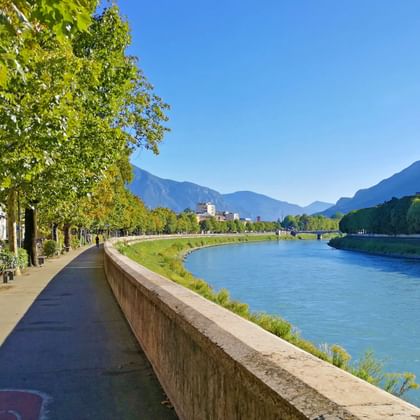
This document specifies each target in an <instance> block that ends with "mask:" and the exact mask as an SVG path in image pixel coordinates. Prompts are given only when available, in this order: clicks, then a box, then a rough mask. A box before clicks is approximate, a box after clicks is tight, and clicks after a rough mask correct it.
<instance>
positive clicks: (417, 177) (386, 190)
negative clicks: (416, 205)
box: [321, 161, 420, 216]
mask: <svg viewBox="0 0 420 420" xmlns="http://www.w3.org/2000/svg"><path fill="white" fill-rule="evenodd" d="M419 191H420V161H417V162H414V163H413V164H412V165H410V166H409V167H408V168H405V169H403V170H402V171H400V172H398V173H396V174H394V175H392V176H391V177H389V178H386V179H384V180H383V181H381V182H379V183H378V184H376V185H374V186H373V187H370V188H365V189H361V190H359V191H357V192H356V194H355V195H354V197H352V198H348V197H343V198H340V199H339V200H338V201H337V203H336V204H335V205H334V206H332V207H330V208H328V209H326V210H324V211H321V214H323V215H325V216H332V215H333V214H335V213H337V212H340V213H344V214H345V213H348V212H349V211H352V210H358V209H362V208H366V207H373V206H376V205H378V204H382V203H383V202H385V201H388V200H390V199H391V198H392V197H396V198H401V197H404V196H407V195H413V194H415V193H416V192H419Z"/></svg>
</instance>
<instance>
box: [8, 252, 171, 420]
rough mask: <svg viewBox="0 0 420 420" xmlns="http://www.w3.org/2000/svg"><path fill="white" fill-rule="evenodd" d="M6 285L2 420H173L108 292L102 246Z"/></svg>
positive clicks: (56, 262) (52, 264)
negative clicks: (9, 285)
mask: <svg viewBox="0 0 420 420" xmlns="http://www.w3.org/2000/svg"><path fill="white" fill-rule="evenodd" d="M11 286H12V287H10V288H9V287H4V286H1V287H0V343H2V344H1V347H0V420H9V419H15V418H22V419H24V420H27V419H28V420H29V419H30V420H37V419H44V420H45V419H59V420H70V419H71V420H73V419H78V420H79V419H80V420H83V419H104V420H107V419H110V420H111V419H112V420H114V419H118V420H119V419H121V420H125V419H129V420H130V419H133V420H134V419H145V420H147V419H150V420H152V419H153V420H158V419H176V414H175V412H174V411H173V410H172V409H170V408H168V407H167V406H166V405H167V403H166V397H165V395H164V394H163V391H162V389H161V387H160V384H159V383H158V381H157V379H156V377H155V375H154V373H153V370H152V369H151V366H150V364H149V362H148V361H147V359H146V357H145V355H144V353H143V352H142V350H141V349H140V347H139V346H138V344H137V341H136V339H135V337H134V336H133V334H132V333H131V330H130V329H129V326H128V324H127V322H126V321H125V319H124V317H123V315H122V313H121V311H120V308H119V306H118V305H117V303H116V301H115V299H114V297H113V295H112V293H111V290H110V288H109V286H108V283H107V281H106V279H105V274H104V271H103V250H102V249H97V248H95V247H93V248H89V249H87V250H86V249H83V250H79V251H75V252H72V253H70V254H68V255H66V256H64V257H62V258H60V259H57V260H52V261H47V264H46V266H45V267H41V268H37V269H33V270H30V271H29V275H23V276H21V277H19V278H17V280H16V281H15V284H13V283H12V284H11ZM16 413H17V414H18V415H19V416H20V417H17V416H16Z"/></svg>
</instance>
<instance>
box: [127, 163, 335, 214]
mask: <svg viewBox="0 0 420 420" xmlns="http://www.w3.org/2000/svg"><path fill="white" fill-rule="evenodd" d="M133 174H134V177H133V180H132V182H131V183H130V184H129V189H130V191H131V192H132V193H133V194H135V195H137V196H139V197H140V198H141V199H142V200H143V201H144V203H145V204H146V205H147V206H148V207H150V208H156V207H169V208H170V209H172V210H174V211H175V212H181V211H183V210H185V209H186V208H190V209H193V210H195V206H196V204H197V203H198V202H200V201H211V202H212V203H214V204H215V205H216V208H217V210H220V211H232V212H236V213H239V214H240V216H241V217H250V218H252V219H255V218H256V217H257V216H260V217H261V219H262V220H277V219H278V218H283V217H285V216H287V215H288V214H293V215H295V214H303V213H306V214H312V213H315V212H320V211H323V210H325V209H327V208H328V207H330V206H331V204H330V203H322V202H320V201H316V202H314V203H312V204H310V205H309V206H307V207H301V206H298V205H297V204H291V203H288V202H285V201H280V200H275V199H274V198H271V197H268V196H266V195H262V194H257V193H255V192H252V191H238V192H234V193H231V194H221V193H219V192H218V191H215V190H212V189H210V188H207V187H203V186H201V185H197V184H193V183H192V182H178V181H173V180H170V179H163V178H159V177H157V176H155V175H152V174H151V173H149V172H147V171H145V170H143V169H140V168H138V167H136V166H133Z"/></svg>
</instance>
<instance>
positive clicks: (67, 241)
mask: <svg viewBox="0 0 420 420" xmlns="http://www.w3.org/2000/svg"><path fill="white" fill-rule="evenodd" d="M63 231H64V246H65V247H66V248H67V249H70V236H71V234H70V224H69V223H65V224H64V226H63Z"/></svg>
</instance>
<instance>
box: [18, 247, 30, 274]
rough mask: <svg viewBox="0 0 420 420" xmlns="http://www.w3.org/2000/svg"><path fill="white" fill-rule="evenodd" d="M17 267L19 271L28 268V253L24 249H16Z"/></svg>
mask: <svg viewBox="0 0 420 420" xmlns="http://www.w3.org/2000/svg"><path fill="white" fill-rule="evenodd" d="M18 265H19V268H20V269H21V270H24V269H25V268H26V267H27V266H28V253H27V252H26V249H24V248H19V249H18Z"/></svg>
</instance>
